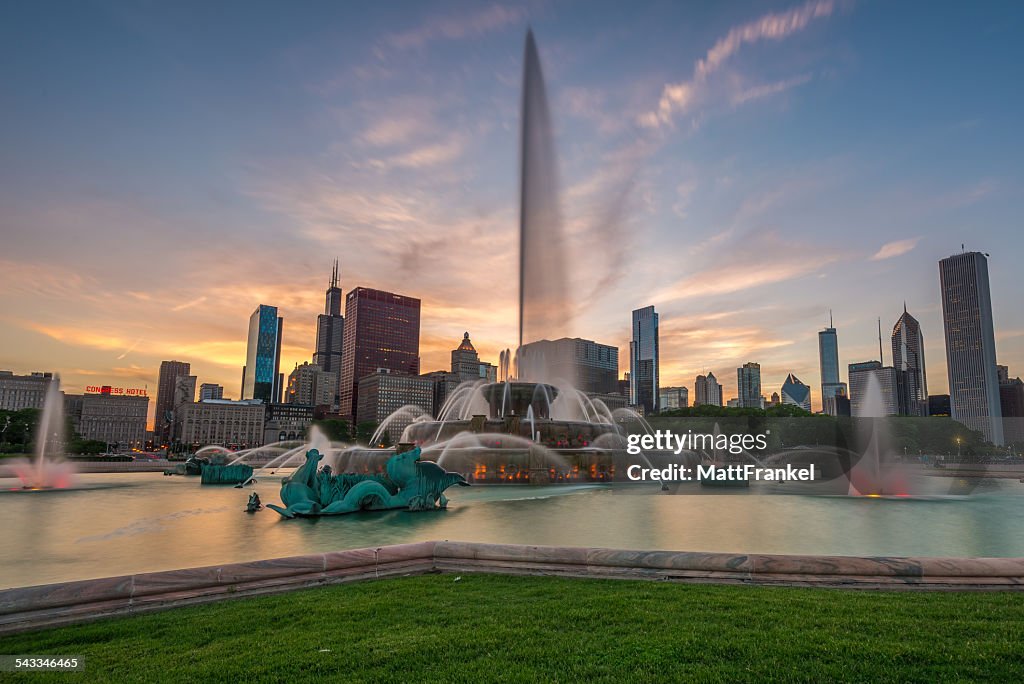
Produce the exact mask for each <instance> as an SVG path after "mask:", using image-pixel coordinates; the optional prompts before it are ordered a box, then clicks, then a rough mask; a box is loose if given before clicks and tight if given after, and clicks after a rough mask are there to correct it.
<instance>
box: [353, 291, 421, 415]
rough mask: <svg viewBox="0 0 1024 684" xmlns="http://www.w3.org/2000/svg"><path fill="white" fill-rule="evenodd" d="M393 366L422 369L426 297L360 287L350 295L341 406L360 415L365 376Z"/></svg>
mask: <svg viewBox="0 0 1024 684" xmlns="http://www.w3.org/2000/svg"><path fill="white" fill-rule="evenodd" d="M378 368H387V369H388V370H391V371H395V372H398V373H408V374H410V375H417V374H419V372H420V300H418V299H415V298H413V297H406V296H404V295H400V294H395V293H393V292H385V291H383V290H371V289H370V288H367V287H357V288H355V289H353V290H351V291H350V292H349V293H348V296H346V297H345V336H344V343H343V344H342V355H341V386H340V387H339V389H338V410H339V412H340V413H341V414H342V415H346V416H355V415H356V408H357V407H358V405H359V397H358V391H359V379H360V378H363V377H366V376H367V375H370V374H371V373H375V372H376V371H377V369H378Z"/></svg>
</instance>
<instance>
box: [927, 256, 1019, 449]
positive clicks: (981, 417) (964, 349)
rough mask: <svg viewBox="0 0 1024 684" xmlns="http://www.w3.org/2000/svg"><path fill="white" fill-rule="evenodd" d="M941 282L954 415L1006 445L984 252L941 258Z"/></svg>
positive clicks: (950, 392)
mask: <svg viewBox="0 0 1024 684" xmlns="http://www.w3.org/2000/svg"><path fill="white" fill-rule="evenodd" d="M939 283H940V286H941V289H942V324H943V328H944V329H945V333H946V366H947V372H948V376H949V400H950V409H951V413H952V416H953V418H954V419H955V420H958V421H960V422H961V423H963V424H964V425H966V426H967V427H969V428H971V429H973V430H979V431H981V432H982V433H983V434H984V435H985V439H987V440H988V441H990V442H992V443H993V444H996V445H1002V444H1003V424H1002V420H1001V418H1002V414H1001V411H1000V408H999V379H998V376H997V374H996V341H995V333H994V331H993V324H992V299H991V296H990V293H989V282H988V259H987V258H986V255H984V254H982V253H981V252H963V253H961V254H954V255H953V256H950V257H946V258H945V259H943V260H942V261H940V262H939Z"/></svg>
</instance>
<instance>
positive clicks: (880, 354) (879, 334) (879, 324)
mask: <svg viewBox="0 0 1024 684" xmlns="http://www.w3.org/2000/svg"><path fill="white" fill-rule="evenodd" d="M878 360H879V361H881V363H882V365H883V366H884V365H885V357H884V356H883V355H882V317H881V316H879V317H878Z"/></svg>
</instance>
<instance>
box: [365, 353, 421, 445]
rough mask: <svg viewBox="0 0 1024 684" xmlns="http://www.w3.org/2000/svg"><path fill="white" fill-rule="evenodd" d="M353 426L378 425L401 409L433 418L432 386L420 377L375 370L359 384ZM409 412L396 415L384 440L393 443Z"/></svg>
mask: <svg viewBox="0 0 1024 684" xmlns="http://www.w3.org/2000/svg"><path fill="white" fill-rule="evenodd" d="M358 392H359V406H358V412H357V413H356V422H358V423H364V422H373V423H377V424H380V423H381V422H383V421H384V419H385V418H387V417H388V416H390V415H391V414H393V413H395V412H396V411H398V409H400V408H402V407H403V406H408V405H412V406H415V407H418V408H420V409H422V410H423V411H424V412H426V413H428V414H430V415H433V411H434V383H433V381H432V380H431V379H430V378H425V377H423V376H422V375H405V374H402V373H395V372H391V371H389V370H388V369H386V368H379V369H378V370H377V372H376V373H373V374H371V375H367V376H366V377H364V378H360V380H359V390H358ZM411 413H412V412H407V413H405V414H402V413H400V414H398V415H396V416H395V417H394V418H393V419H392V420H391V422H390V423H389V425H388V437H389V439H390V440H391V441H392V442H397V441H398V440H399V439H400V438H401V436H402V431H403V430H405V428H406V426H407V425H409V424H410V423H411V422H412V420H413V417H414V416H413V415H411Z"/></svg>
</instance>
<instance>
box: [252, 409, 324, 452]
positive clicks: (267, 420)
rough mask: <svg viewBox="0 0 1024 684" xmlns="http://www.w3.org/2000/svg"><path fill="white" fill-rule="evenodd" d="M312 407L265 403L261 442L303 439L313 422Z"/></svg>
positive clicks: (269, 442)
mask: <svg viewBox="0 0 1024 684" xmlns="http://www.w3.org/2000/svg"><path fill="white" fill-rule="evenodd" d="M313 410H314V409H313V407H312V406H308V405H307V406H304V405H302V404H277V403H274V404H267V409H266V412H265V413H264V414H263V443H264V444H273V443H274V442H286V441H293V440H303V439H305V438H306V430H308V429H309V424H310V423H312V422H313Z"/></svg>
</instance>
